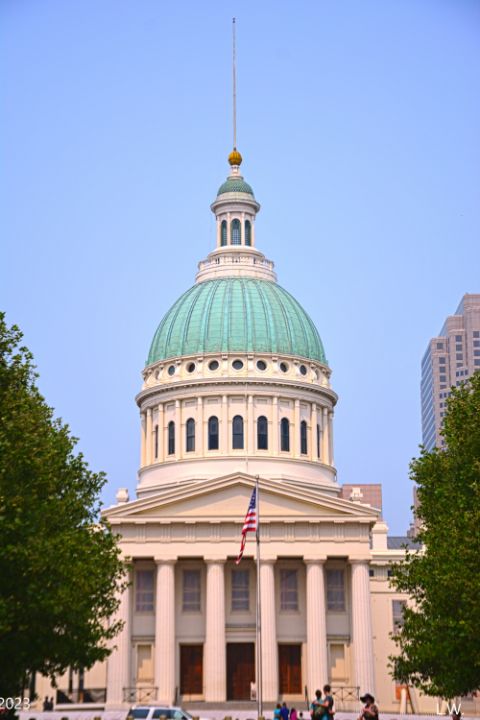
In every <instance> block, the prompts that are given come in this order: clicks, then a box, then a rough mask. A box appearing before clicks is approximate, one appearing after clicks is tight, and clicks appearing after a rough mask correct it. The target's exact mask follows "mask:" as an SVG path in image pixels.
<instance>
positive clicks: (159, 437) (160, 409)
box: [157, 403, 165, 462]
mask: <svg viewBox="0 0 480 720" xmlns="http://www.w3.org/2000/svg"><path fill="white" fill-rule="evenodd" d="M163 425H164V419H163V403H159V405H158V409H157V426H158V431H157V462H163V461H164V459H165V450H164V445H163V437H164V434H165V433H164V428H163Z"/></svg>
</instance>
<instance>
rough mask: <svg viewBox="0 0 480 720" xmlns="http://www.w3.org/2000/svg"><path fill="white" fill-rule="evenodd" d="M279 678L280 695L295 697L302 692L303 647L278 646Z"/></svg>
mask: <svg viewBox="0 0 480 720" xmlns="http://www.w3.org/2000/svg"><path fill="white" fill-rule="evenodd" d="M278 677H279V680H280V695H294V694H299V693H301V692H302V646H301V645H279V646H278Z"/></svg>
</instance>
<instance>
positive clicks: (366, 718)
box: [358, 693, 378, 720]
mask: <svg viewBox="0 0 480 720" xmlns="http://www.w3.org/2000/svg"><path fill="white" fill-rule="evenodd" d="M360 700H361V701H362V702H363V703H365V707H364V708H363V710H362V712H361V713H360V716H359V718H358V720H378V707H377V706H376V705H375V698H374V697H373V695H370V693H365V695H362V697H361V698H360Z"/></svg>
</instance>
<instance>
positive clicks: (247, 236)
mask: <svg viewBox="0 0 480 720" xmlns="http://www.w3.org/2000/svg"><path fill="white" fill-rule="evenodd" d="M251 244H252V224H251V222H250V220H247V221H246V222H245V245H251Z"/></svg>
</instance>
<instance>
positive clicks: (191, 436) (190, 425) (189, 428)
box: [185, 418, 195, 452]
mask: <svg viewBox="0 0 480 720" xmlns="http://www.w3.org/2000/svg"><path fill="white" fill-rule="evenodd" d="M185 429H186V435H187V436H186V441H187V443H186V450H187V452H193V451H194V450H195V420H194V419H193V418H188V420H187V424H186V426H185Z"/></svg>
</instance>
